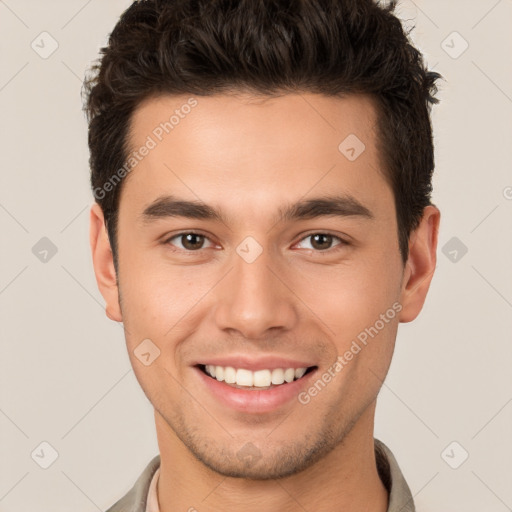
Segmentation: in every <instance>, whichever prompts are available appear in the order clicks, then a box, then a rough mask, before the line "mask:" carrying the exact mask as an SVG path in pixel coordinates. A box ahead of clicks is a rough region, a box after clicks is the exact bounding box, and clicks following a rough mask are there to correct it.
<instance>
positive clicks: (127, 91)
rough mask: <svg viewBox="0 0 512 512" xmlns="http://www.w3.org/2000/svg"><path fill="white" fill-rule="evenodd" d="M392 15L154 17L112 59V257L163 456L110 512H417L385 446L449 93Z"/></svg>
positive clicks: (430, 233) (425, 254)
mask: <svg viewBox="0 0 512 512" xmlns="http://www.w3.org/2000/svg"><path fill="white" fill-rule="evenodd" d="M393 9H394V5H393V4H391V5H389V6H388V7H383V6H380V5H378V4H376V3H375V2H373V1H371V0H357V1H356V0H300V1H297V0H296V1H290V0H288V1H287V0H223V1H221V0H218V1H217V0H214V1H212V0H195V1H193V0H181V1H178V0H146V1H139V2H135V3H133V5H131V6H130V7H129V8H128V9H127V11H126V12H125V13H124V14H123V15H122V17H121V19H120V21H119V23H118V24H117V25H116V27H115V29H114V31H113V32H112V34H111V36H110V39H109V43H108V46H107V47H106V48H103V49H102V58H101V60H100V62H99V63H98V64H97V65H96V66H95V68H94V69H93V71H94V73H93V75H92V76H91V77H90V78H89V79H88V80H87V81H86V93H87V102H86V111H87V114H88V118H89V123H90V124H89V147H90V152H91V158H90V164H91V170H92V174H91V180H92V189H93V192H94V196H95V199H96V203H95V204H94V205H93V206H92V208H91V215H90V220H91V229H90V241H91V248H92V256H93V262H94V269H95V274H96V279H97V283H98V286H99V289H100V291H101V293H102V295H103V297H104V299H105V302H106V313H107V315H108V317H109V318H111V319H112V320H115V321H117V322H123V325H124V329H125V336H126V343H127V348H128V352H129V355H130V360H131V363H132V365H133V369H134V372H135V375H136V377H137V379H138V381H139V383H140V385H141V387H142V389H143V390H144V392H145V394H146V396H147V397H148V399H149V400H150V402H151V403H152V405H153V406H154V410H155V423H156V432H157V439H158V444H159V451H160V454H159V455H158V456H156V457H155V458H154V459H153V460H152V461H151V462H150V463H149V465H148V466H147V467H146V469H145V470H144V472H143V473H142V475H141V476H140V478H139V479H138V480H137V482H136V483H135V485H134V487H133V489H132V490H131V491H130V492H129V493H128V494H127V495H126V496H124V498H122V499H121V500H120V501H119V502H117V503H116V504H115V505H114V506H112V507H111V508H110V509H109V511H110V512H115V511H128V510H129V511H140V512H144V511H146V512H155V511H160V512H176V511H199V512H213V511H226V510H237V511H244V512H253V511H261V510H264V511H270V512H273V511H279V512H285V511H297V510H315V511H317V512H320V511H333V510H351V511H356V510H357V511H359V510H361V511H362V510H367V511H372V512H384V511H393V512H394V511H398V510H400V511H402V512H405V511H413V510H414V504H413V499H412V496H411V492H410V490H409V487H408V485H407V483H406V481H405V479H404V477H403V475H402V473H401V471H400V469H399V466H398V464H397V461H396V460H395V458H394V457H393V455H392V453H391V451H390V450H389V448H388V447H387V446H386V445H385V444H384V443H382V442H381V441H379V440H377V439H374V437H373V427H374V414H375V407H376V399H377V395H378V392H379V390H380V387H381V385H382V382H383V380H384V379H385V377H386V374H387V371H388V368H389V365H390V362H391V358H392V354H393V350H394V344H395V339H396V334H397V329H398V324H399V323H400V322H410V321H412V320H414V319H415V318H416V316H417V315H418V314H419V312H420V310H421V309H422V306H423V303H424V301H425V297H426V294H427V291H428V288H429V285H430V282H431V279H432V275H433V272H434V268H435V264H436V246H437V236H438V229H439V220H440V213H439V210H438V209H437V208H436V207H435V206H434V205H433V204H432V203H431V200H430V194H431V190H432V186H431V178H432V172H433V168H434V160H433V144H432V133H431V132H432V130H431V123H430V118H429V110H430V106H431V104H432V103H435V102H437V100H436V99H435V98H434V96H433V93H435V91H436V87H435V80H436V79H437V78H439V75H438V74H436V73H433V72H429V71H427V70H426V69H425V67H424V65H423V61H422V58H421V54H420V53H419V52H418V51H417V50H416V49H415V48H413V47H412V46H411V44H410V42H409V40H408V38H407V36H406V35H405V34H404V32H403V30H402V27H401V25H400V21H399V20H398V19H397V18H396V17H395V16H394V14H393ZM127 427H128V428H129V426H127ZM127 463H129V459H127Z"/></svg>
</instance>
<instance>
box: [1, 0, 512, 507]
mask: <svg viewBox="0 0 512 512" xmlns="http://www.w3.org/2000/svg"><path fill="white" fill-rule="evenodd" d="M129 3H130V2H129V0H108V1H105V0H104V1H100V0H89V1H84V0H65V1H64V0H59V1H56V0H52V1H44V2H42V1H40V0H0V48H1V55H2V65H1V66H0V108H1V117H0V123H1V141H2V150H1V152H0V160H1V172H0V176H1V184H0V229H1V234H2V251H1V258H2V260H1V267H0V309H1V318H0V329H1V331H0V332H1V353H0V440H1V441H0V442H1V445H0V511H1V512H5V511H13V510H16V511H17V512H25V511H27V512H34V511H35V510H37V511H52V512H61V511H69V510H73V511H74V512H87V511H95V510H105V509H106V508H108V506H110V505H111V504H112V503H113V502H114V501H115V500H116V499H117V498H119V497H120V496H121V495H122V494H124V493H125V492H126V491H127V490H128V489H129V488H130V487H131V485H132V484H133V482H134V480H135V479H136V478H137V476H138V475H139V473H140V472H141V470H142V469H143V467H144V466H145V465H146V464H147V462H148V461H149V460H150V458H151V457H153V456H154V455H155V454H156V453H157V445H156V440H155V433H154V425H153V416H152V408H151V406H150V404H149V402H148V401H147V400H146V398H145V396H144V394H143V393H142V391H141V390H140V388H139V386H138V384H137V382H136V380H135V377H134V375H133V372H132V370H131V366H130V364H129V360H128V356H127V354H126V351H125V347H124V337H123V330H122V327H121V325H117V324H115V323H113V322H111V321H110V320H108V319H107V318H106V316H105V314H104V307H103V299H102V297H101V295H100V294H99V292H98V291H97V289H96V283H95V280H94V275H93V270H92V265H91V258H90V253H89V246H88V210H89V207H90V204H91V202H92V195H91V193H90V190H89V183H88V150H87V144H86V131H87V127H86V122H85V118H84V116H83V114H82V112H81V99H80V88H81V80H82V78H83V74H84V70H85V69H86V67H87V65H88V64H89V63H90V62H91V61H92V60H93V59H95V58H96V56H97V52H98V49H99V47H100V46H103V45H104V44H105V43H106V39H107V35H108V33H109V32H110V31H111V29H112V28H113V26H114V24H115V22H116V20H117V18H118V16H119V15H120V14H121V12H122V11H123V10H124V8H125V7H127V6H128V5H129ZM402 4H403V5H402V8H401V12H402V15H403V17H404V18H409V19H412V20H415V23H416V26H417V28H416V31H415V33H414V37H413V39H414V40H415V41H416V43H417V44H418V45H419V46H420V48H421V49H422V50H423V51H424V52H425V55H426V58H427V61H428V63H429V65H430V66H431V67H433V68H434V69H436V70H438V71H440V72H441V73H442V74H443V75H444V77H445V79H446V81H445V82H441V84H440V86H441V92H440V94H439V97H440V99H441V104H440V105H438V106H436V107H435V108H434V115H433V119H434V129H435V141H436V151H437V153H436V163H437V166H436V177H435V194H434V202H435V203H436V204H437V205H438V206H439V207H440V209H441V211H442V225H441V232H440V247H439V261H438V267H437V271H436V275H435V276H434V280H433V283H432V287H431V291H430V294H429V297H428V299H427V302H426V305H425V308H424V310H423V312H422V314H421V315H420V317H419V318H418V319H417V320H416V321H415V322H414V323H411V324H405V325H401V327H400V329H399V337H398V343H397V349H396V352H395V358H394V361H393V364H392V367H391V371H390V373H389V376H388V378H387V380H386V382H385V384H384V386H383V389H382V391H381V394H380V401H379V406H378V412H377V418H376V437H378V438H380V439H381V440H383V441H384V442H385V443H386V444H388V446H390V448H391V449H392V450H393V451H394V453H395V455H396V457H397V459H398V461H399V463H400V465H401V467H402V470H403V471H404V473H405V475H406V477H407V480H408V482H409V485H410V487H411V490H412V492H413V494H414V495H415V500H416V503H417V509H418V511H419V512H423V511H425V512H426V511H456V512H459V511H462V510H463V511H465V512H481V511H482V510H485V511H486V512H502V511H506V510H512V486H510V482H511V479H512V470H511V464H510V460H511V459H512V435H511V433H512V374H511V371H510V369H511V363H512V343H511V337H512V334H511V333H512V171H511V165H512V156H511V153H510V141H511V140H512V122H511V119H512V117H511V114H512V66H511V62H510V54H511V43H512V32H511V31H510V20H511V19H512V1H511V0H500V1H497V0H470V1H469V0H456V1H454V0H452V1H449V2H448V1H446V0H445V1H442V0H422V1H420V0H417V1H416V2H412V1H410V0H408V1H406V2H402ZM407 23H410V21H409V22H407ZM454 31H456V32H457V33H458V34H459V35H457V34H453V32H454ZM42 32H48V34H49V35H42V36H41V35H40V34H41V33H42ZM33 41H34V46H35V48H34V49H33V48H32V47H31V44H32V42H33ZM54 41H55V42H56V43H55V42H54ZM443 41H444V43H443ZM465 41H466V42H467V44H468V45H469V46H468V48H467V49H466V51H464V52H463V53H461V50H463V49H464V47H465V44H466V43H465ZM52 44H53V45H55V44H58V48H57V49H56V50H55V51H54V53H53V54H51V55H49V56H48V55H45V54H44V52H47V53H48V52H50V51H51V50H52ZM36 49H37V51H36ZM459 53H461V54H460V55H458V54H459ZM41 54H43V56H41ZM449 54H451V56H450V55H449ZM454 56H457V58H454ZM43 57H47V58H43ZM43 237H47V238H48V239H49V240H51V242H52V243H53V244H54V246H55V248H56V250H57V252H56V254H55V255H53V256H52V254H51V252H49V253H48V254H47V256H46V258H47V261H46V262H43V261H41V260H40V258H41V257H42V255H41V254H42V253H41V252H39V257H36V254H37V253H38V250H39V251H41V250H42V249H41V247H43V249H44V244H48V242H47V241H43V242H39V241H40V239H41V238H43ZM453 237H456V238H457V240H455V241H454V240H451V239H452V238H453ZM450 240H451V242H450ZM38 242H39V244H43V245H42V246H41V247H40V246H39V245H36V244H37V243H38ZM447 243H449V245H448V246H446V244H447ZM450 244H452V245H450ZM453 244H455V245H453ZM461 244H464V246H466V247H467V250H468V251H467V253H466V254H465V255H463V256H462V252H461V247H462V245H461ZM34 246H36V249H35V250H34V251H35V252H36V254H34V253H33V247H34ZM443 248H444V252H445V253H446V254H444V252H443ZM454 250H456V251H458V252H457V253H456V254H455V253H454V252H453V251H454ZM455 256H457V260H456V261H452V260H453V258H454V257H455ZM453 441H456V442H457V443H458V444H457V445H451V446H450V447H449V448H448V450H447V451H445V448H446V447H448V446H449V445H450V444H451V443H452V442H453ZM42 442H46V443H49V444H50V445H51V447H53V449H54V450H55V451H56V452H57V454H58V457H57V459H56V460H55V461H54V462H53V464H52V465H51V466H50V467H48V469H43V468H41V467H40V464H44V463H45V462H46V463H49V462H51V455H52V448H50V447H49V446H47V445H43V446H41V445H40V444H41V443H42ZM466 451H467V452H468V454H469V458H468V459H467V460H466V461H465V462H464V463H463V464H462V465H460V467H458V469H452V467H450V466H449V465H448V463H447V461H448V462H450V464H452V465H457V464H459V463H460V462H461V460H462V458H463V455H464V453H465V452H466ZM443 453H444V456H443V455H442V454H443ZM31 454H32V455H31ZM43 454H44V455H43ZM335 509H336V504H333V507H332V510H335Z"/></svg>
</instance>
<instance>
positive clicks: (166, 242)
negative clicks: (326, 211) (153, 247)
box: [163, 231, 350, 256]
mask: <svg viewBox="0 0 512 512" xmlns="http://www.w3.org/2000/svg"><path fill="white" fill-rule="evenodd" d="M185 235H199V236H202V237H204V238H205V239H206V240H209V241H210V242H211V240H210V239H209V237H208V236H207V235H205V234H204V233H200V232H198V231H182V232H181V233H176V234H174V235H172V236H171V237H169V238H167V239H166V240H164V242H163V244H164V245H170V241H171V240H174V239H175V238H179V237H182V236H185ZM314 235H327V236H330V237H332V238H333V240H338V241H339V243H338V244H336V245H334V246H333V247H330V248H329V249H324V250H320V249H307V250H309V251H312V252H314V253H316V254H319V255H321V256H326V255H331V254H333V253H335V252H337V251H339V250H341V249H342V248H343V247H346V246H348V245H350V242H348V241H347V240H344V239H343V238H341V237H339V236H337V235H333V234H332V233H329V232H324V231H313V232H311V233H309V234H307V235H305V236H303V237H302V238H301V239H300V240H299V241H298V242H297V243H300V242H302V241H303V240H306V239H307V238H310V237H312V236H314ZM294 245H296V244H294ZM205 249H208V247H206V248H205ZM172 250H173V251H176V252H183V253H185V254H187V255H193V254H197V253H199V252H200V251H202V250H203V248H201V249H197V250H195V251H192V250H188V249H179V248H178V249H172Z"/></svg>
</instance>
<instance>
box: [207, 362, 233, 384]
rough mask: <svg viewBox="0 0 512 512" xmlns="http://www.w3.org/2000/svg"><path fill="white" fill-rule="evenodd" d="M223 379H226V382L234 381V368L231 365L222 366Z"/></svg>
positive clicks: (231, 382)
mask: <svg viewBox="0 0 512 512" xmlns="http://www.w3.org/2000/svg"><path fill="white" fill-rule="evenodd" d="M212 377H213V375H212ZM224 380H225V381H226V384H235V383H236V370H235V369H234V368H233V367H231V366H226V368H224Z"/></svg>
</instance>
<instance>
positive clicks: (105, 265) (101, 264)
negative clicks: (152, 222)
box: [89, 203, 123, 322]
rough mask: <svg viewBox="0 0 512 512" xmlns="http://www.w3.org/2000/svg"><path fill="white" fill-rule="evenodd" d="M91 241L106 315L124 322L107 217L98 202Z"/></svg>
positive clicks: (92, 207) (91, 216)
mask: <svg viewBox="0 0 512 512" xmlns="http://www.w3.org/2000/svg"><path fill="white" fill-rule="evenodd" d="M89 243H90V246H91V252H92V260H93V266H94V274H95V276H96V283H97V284H98V289H99V290H100V292H101V295H102V296H103V298H104V299H105V303H106V306H105V312H106V315H107V316H108V317H109V318H110V319H111V320H114V321H116V322H122V321H123V317H122V314H121V308H120V306H119V288H118V286H117V276H116V271H115V267H114V258H113V255H112V250H111V247H110V241H109V239H108V233H107V230H106V228H105V218H104V216H103V211H102V209H101V207H100V205H99V204H98V203H94V204H93V205H92V206H91V211H90V226H89Z"/></svg>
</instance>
